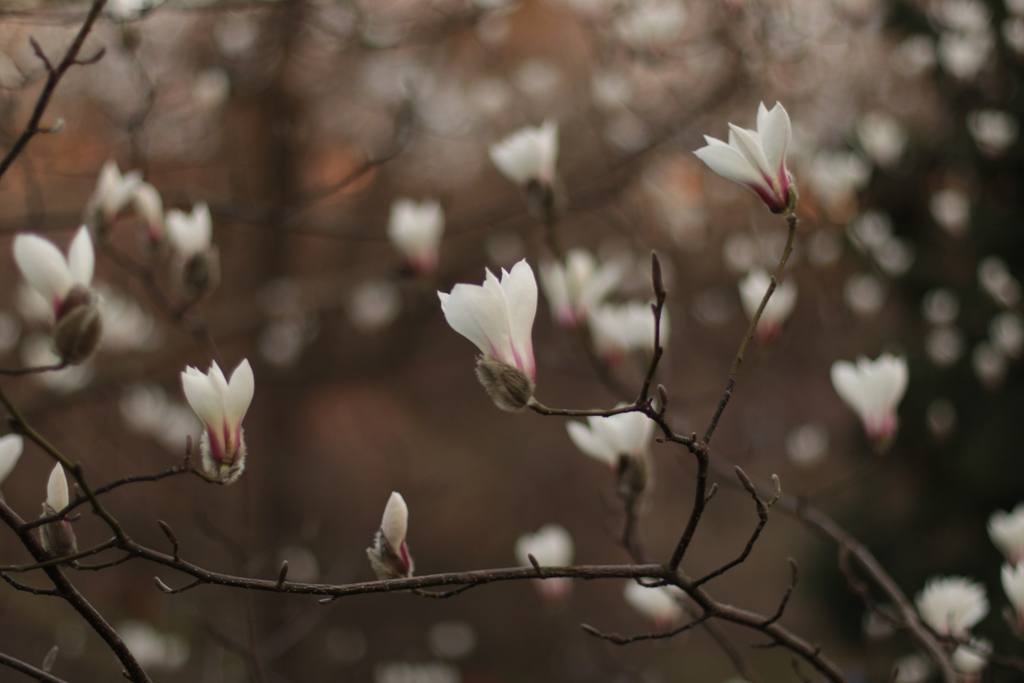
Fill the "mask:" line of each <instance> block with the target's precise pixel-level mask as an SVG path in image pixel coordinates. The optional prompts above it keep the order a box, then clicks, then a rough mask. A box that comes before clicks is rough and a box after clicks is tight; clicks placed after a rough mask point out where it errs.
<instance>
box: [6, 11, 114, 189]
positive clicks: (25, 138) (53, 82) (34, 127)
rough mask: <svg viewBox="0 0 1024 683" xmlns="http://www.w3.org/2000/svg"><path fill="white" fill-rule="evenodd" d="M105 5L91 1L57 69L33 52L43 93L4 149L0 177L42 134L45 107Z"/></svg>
mask: <svg viewBox="0 0 1024 683" xmlns="http://www.w3.org/2000/svg"><path fill="white" fill-rule="evenodd" d="M105 4H107V0H93V3H92V5H91V6H90V8H89V13H88V14H86V15H85V20H84V21H83V22H82V25H81V27H79V29H78V33H76V34H75V37H74V39H73V40H72V41H71V45H70V46H69V47H68V49H67V51H66V52H65V53H64V57H63V58H62V59H61V60H60V63H59V64H57V66H53V64H52V63H51V62H50V60H49V58H47V57H46V55H45V54H44V53H43V51H42V49H41V48H40V49H37V50H36V54H37V55H39V58H40V59H41V60H42V62H43V65H44V66H45V67H46V70H47V76H46V82H45V83H44V84H43V90H42V92H40V93H39V98H38V99H37V100H36V104H35V107H33V109H32V114H31V115H30V116H29V119H28V123H27V124H25V128H24V130H22V132H21V135H19V136H18V139H17V140H15V141H14V144H13V145H12V146H11V148H10V149H9V150H7V154H5V155H4V157H3V159H0V178H2V177H3V175H4V173H6V172H7V169H8V168H10V167H11V164H13V163H14V160H15V159H17V158H18V156H19V155H20V154H21V153H22V151H24V149H25V147H26V146H27V145H28V143H29V142H30V141H31V140H32V138H33V137H35V136H36V135H37V134H39V133H40V132H42V128H41V127H40V123H41V122H42V120H43V115H44V114H45V113H46V108H47V107H48V106H49V104H50V100H51V99H52V98H53V93H54V92H55V91H56V90H57V85H58V84H59V83H60V81H61V79H62V78H64V74H66V73H67V71H68V69H70V68H71V67H72V66H75V65H77V64H78V63H79V62H78V53H79V52H80V51H81V49H82V45H84V44H85V39H86V37H88V35H89V32H90V31H91V30H92V27H93V24H94V23H95V22H96V19H97V18H98V17H99V15H100V12H101V11H102V10H103V6H104V5H105ZM32 46H33V49H36V48H37V47H38V43H36V42H35V41H32Z"/></svg>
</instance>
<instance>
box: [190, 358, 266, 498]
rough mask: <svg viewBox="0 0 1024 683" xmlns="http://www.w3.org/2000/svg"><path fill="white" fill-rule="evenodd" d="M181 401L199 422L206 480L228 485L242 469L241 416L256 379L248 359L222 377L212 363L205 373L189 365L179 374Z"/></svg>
mask: <svg viewBox="0 0 1024 683" xmlns="http://www.w3.org/2000/svg"><path fill="white" fill-rule="evenodd" d="M181 388H182V390H183V391H184V392H185V400H187V401H188V404H189V405H190V406H191V407H192V410H193V411H194V412H195V414H196V416H197V417H198V418H199V419H200V420H201V421H202V423H203V427H204V429H203V434H202V436H201V437H200V439H199V451H200V455H201V456H202V472H203V474H204V475H205V476H206V478H207V479H209V480H210V481H215V482H218V483H221V484H231V483H233V482H234V481H236V480H237V479H238V477H240V476H241V475H242V471H243V470H244V469H245V456H246V447H245V431H244V430H243V429H242V419H243V418H245V413H246V411H248V410H249V404H250V403H252V396H253V393H254V392H255V390H256V381H255V378H254V377H253V374H252V367H251V366H250V365H249V361H248V360H243V361H242V362H241V363H239V364H238V366H237V367H236V368H235V369H234V371H232V373H231V379H230V380H228V379H225V377H224V373H223V372H221V369H220V366H218V365H217V363H216V362H214V363H211V364H210V369H209V371H208V372H206V373H205V374H204V373H202V372H200V371H199V370H197V369H196V368H194V367H192V366H191V365H190V366H188V367H186V368H185V370H184V371H182V373H181Z"/></svg>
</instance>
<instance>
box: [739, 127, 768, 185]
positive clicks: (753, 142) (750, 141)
mask: <svg viewBox="0 0 1024 683" xmlns="http://www.w3.org/2000/svg"><path fill="white" fill-rule="evenodd" d="M729 144H730V145H731V146H733V147H735V148H736V149H738V150H739V151H740V152H741V153H742V154H743V156H744V157H746V158H747V160H748V161H749V162H750V164H751V165H752V166H753V167H754V168H756V169H757V170H758V171H759V172H760V174H761V175H765V176H768V177H769V178H771V177H774V176H775V175H776V173H775V172H773V170H772V167H771V166H769V165H768V159H767V157H766V156H765V153H764V146H763V144H762V142H761V138H760V136H759V135H758V134H757V132H756V131H752V130H747V129H746V128H741V127H740V126H737V125H734V124H732V123H730V124H729Z"/></svg>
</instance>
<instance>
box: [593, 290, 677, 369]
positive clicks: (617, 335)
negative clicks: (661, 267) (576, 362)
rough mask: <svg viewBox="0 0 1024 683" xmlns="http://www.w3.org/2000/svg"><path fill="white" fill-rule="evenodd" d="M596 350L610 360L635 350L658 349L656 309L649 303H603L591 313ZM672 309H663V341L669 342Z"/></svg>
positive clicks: (647, 350) (615, 361) (651, 351)
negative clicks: (656, 340)
mask: <svg viewBox="0 0 1024 683" xmlns="http://www.w3.org/2000/svg"><path fill="white" fill-rule="evenodd" d="M587 323H588V325H589V328H590V335H591V338H592V339H593V342H594V350H595V351H597V354H598V355H599V356H601V358H603V359H604V360H605V362H607V363H609V364H615V363H618V362H619V361H621V360H622V359H623V358H624V357H625V356H626V355H628V354H630V353H632V352H633V351H643V352H644V353H653V352H654V313H652V312H651V305H650V304H649V303H645V302H640V301H634V302H631V303H626V304H602V305H600V306H597V307H595V308H594V309H593V310H591V311H590V312H589V315H588V316H587ZM668 333H669V324H668V312H667V311H662V312H661V344H662V345H663V346H664V345H665V344H666V343H667V342H668Z"/></svg>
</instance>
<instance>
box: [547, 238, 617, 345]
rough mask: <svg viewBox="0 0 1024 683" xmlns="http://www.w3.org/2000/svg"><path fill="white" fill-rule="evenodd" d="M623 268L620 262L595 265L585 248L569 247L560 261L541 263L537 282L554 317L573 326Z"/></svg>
mask: <svg viewBox="0 0 1024 683" xmlns="http://www.w3.org/2000/svg"><path fill="white" fill-rule="evenodd" d="M624 270H625V269H624V267H623V264H622V263H617V262H607V263H604V264H601V265H600V266H599V265H598V264H597V261H596V260H595V259H594V257H593V256H591V254H590V252H588V251H586V250H585V249H571V250H570V251H569V253H568V254H567V255H566V257H565V263H564V264H563V263H562V262H560V261H547V262H545V263H542V264H541V266H540V283H541V285H542V287H543V289H544V295H545V296H546V297H547V300H548V306H550V307H551V313H552V315H554V317H555V321H556V322H557V323H558V324H559V325H562V326H564V327H576V326H577V325H579V324H580V323H582V322H584V321H586V319H587V313H588V312H589V311H590V310H592V309H593V308H594V307H595V306H598V305H599V304H601V303H602V302H603V301H604V299H605V297H607V296H608V294H610V293H611V292H612V290H614V289H615V287H616V286H617V285H618V284H619V281H620V280H621V279H622V276H623V274H624Z"/></svg>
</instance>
